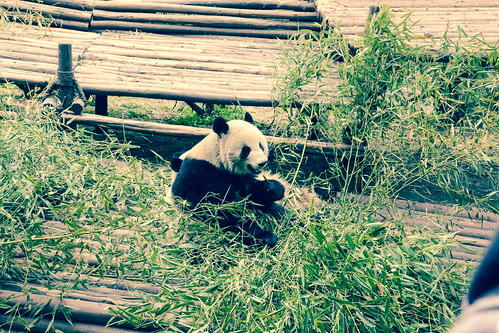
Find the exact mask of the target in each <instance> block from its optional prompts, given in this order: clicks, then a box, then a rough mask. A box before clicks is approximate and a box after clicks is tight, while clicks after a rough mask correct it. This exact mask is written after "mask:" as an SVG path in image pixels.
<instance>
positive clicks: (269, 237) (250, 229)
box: [219, 212, 277, 247]
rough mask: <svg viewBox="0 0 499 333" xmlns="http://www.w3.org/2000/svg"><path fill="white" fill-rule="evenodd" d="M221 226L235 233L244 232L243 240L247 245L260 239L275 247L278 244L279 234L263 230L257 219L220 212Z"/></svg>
mask: <svg viewBox="0 0 499 333" xmlns="http://www.w3.org/2000/svg"><path fill="white" fill-rule="evenodd" d="M219 216H220V220H219V224H220V228H221V229H222V230H224V231H232V232H234V233H240V232H242V237H243V242H244V244H246V245H254V244H255V243H257V242H258V241H260V242H262V243H263V244H265V245H267V246H268V247H274V246H275V245H276V244H277V236H276V235H274V233H272V232H270V231H266V230H263V229H262V228H261V227H260V226H259V225H258V223H256V221H252V220H248V219H246V220H241V219H239V218H237V217H236V216H234V215H232V214H230V213H228V212H219Z"/></svg>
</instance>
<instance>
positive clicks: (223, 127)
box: [213, 117, 229, 136]
mask: <svg viewBox="0 0 499 333" xmlns="http://www.w3.org/2000/svg"><path fill="white" fill-rule="evenodd" d="M213 132H215V133H217V134H218V136H221V135H222V134H227V133H229V125H228V124H227V122H226V121H225V119H223V118H222V117H218V118H216V119H215V121H214V122H213Z"/></svg>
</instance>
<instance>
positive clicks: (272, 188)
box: [265, 179, 286, 202]
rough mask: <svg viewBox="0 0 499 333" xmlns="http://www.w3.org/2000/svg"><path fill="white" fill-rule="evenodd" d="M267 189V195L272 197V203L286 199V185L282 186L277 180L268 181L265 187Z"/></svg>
mask: <svg viewBox="0 0 499 333" xmlns="http://www.w3.org/2000/svg"><path fill="white" fill-rule="evenodd" d="M265 189H266V192H267V193H266V194H267V195H268V196H269V197H271V199H270V201H272V202H274V201H278V200H281V199H282V198H284V193H285V191H286V189H285V188H284V185H282V184H281V183H280V182H278V181H277V180H274V179H271V180H268V181H267V183H266V186H265Z"/></svg>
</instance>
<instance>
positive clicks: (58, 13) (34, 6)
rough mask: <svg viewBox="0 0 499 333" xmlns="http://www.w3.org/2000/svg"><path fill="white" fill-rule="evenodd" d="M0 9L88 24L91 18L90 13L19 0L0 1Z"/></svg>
mask: <svg viewBox="0 0 499 333" xmlns="http://www.w3.org/2000/svg"><path fill="white" fill-rule="evenodd" d="M0 7H2V8H6V9H8V10H19V11H22V12H33V11H35V12H40V13H42V14H45V15H50V16H52V17H53V18H56V19H68V20H73V21H82V22H90V19H91V17H92V13H91V12H85V11H82V10H74V9H69V8H64V7H56V6H51V5H44V4H41V3H34V2H28V1H21V0H0Z"/></svg>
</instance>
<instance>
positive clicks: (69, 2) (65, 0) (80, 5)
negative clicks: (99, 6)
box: [26, 0, 94, 11]
mask: <svg viewBox="0 0 499 333" xmlns="http://www.w3.org/2000/svg"><path fill="white" fill-rule="evenodd" d="M26 1H28V2H36V3H39V2H40V0H26ZM41 1H43V3H44V4H46V5H51V6H53V5H57V6H58V7H65V8H71V9H78V10H84V11H91V10H92V9H93V7H94V6H93V3H94V1H88V0H77V1H75V0H41Z"/></svg>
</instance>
